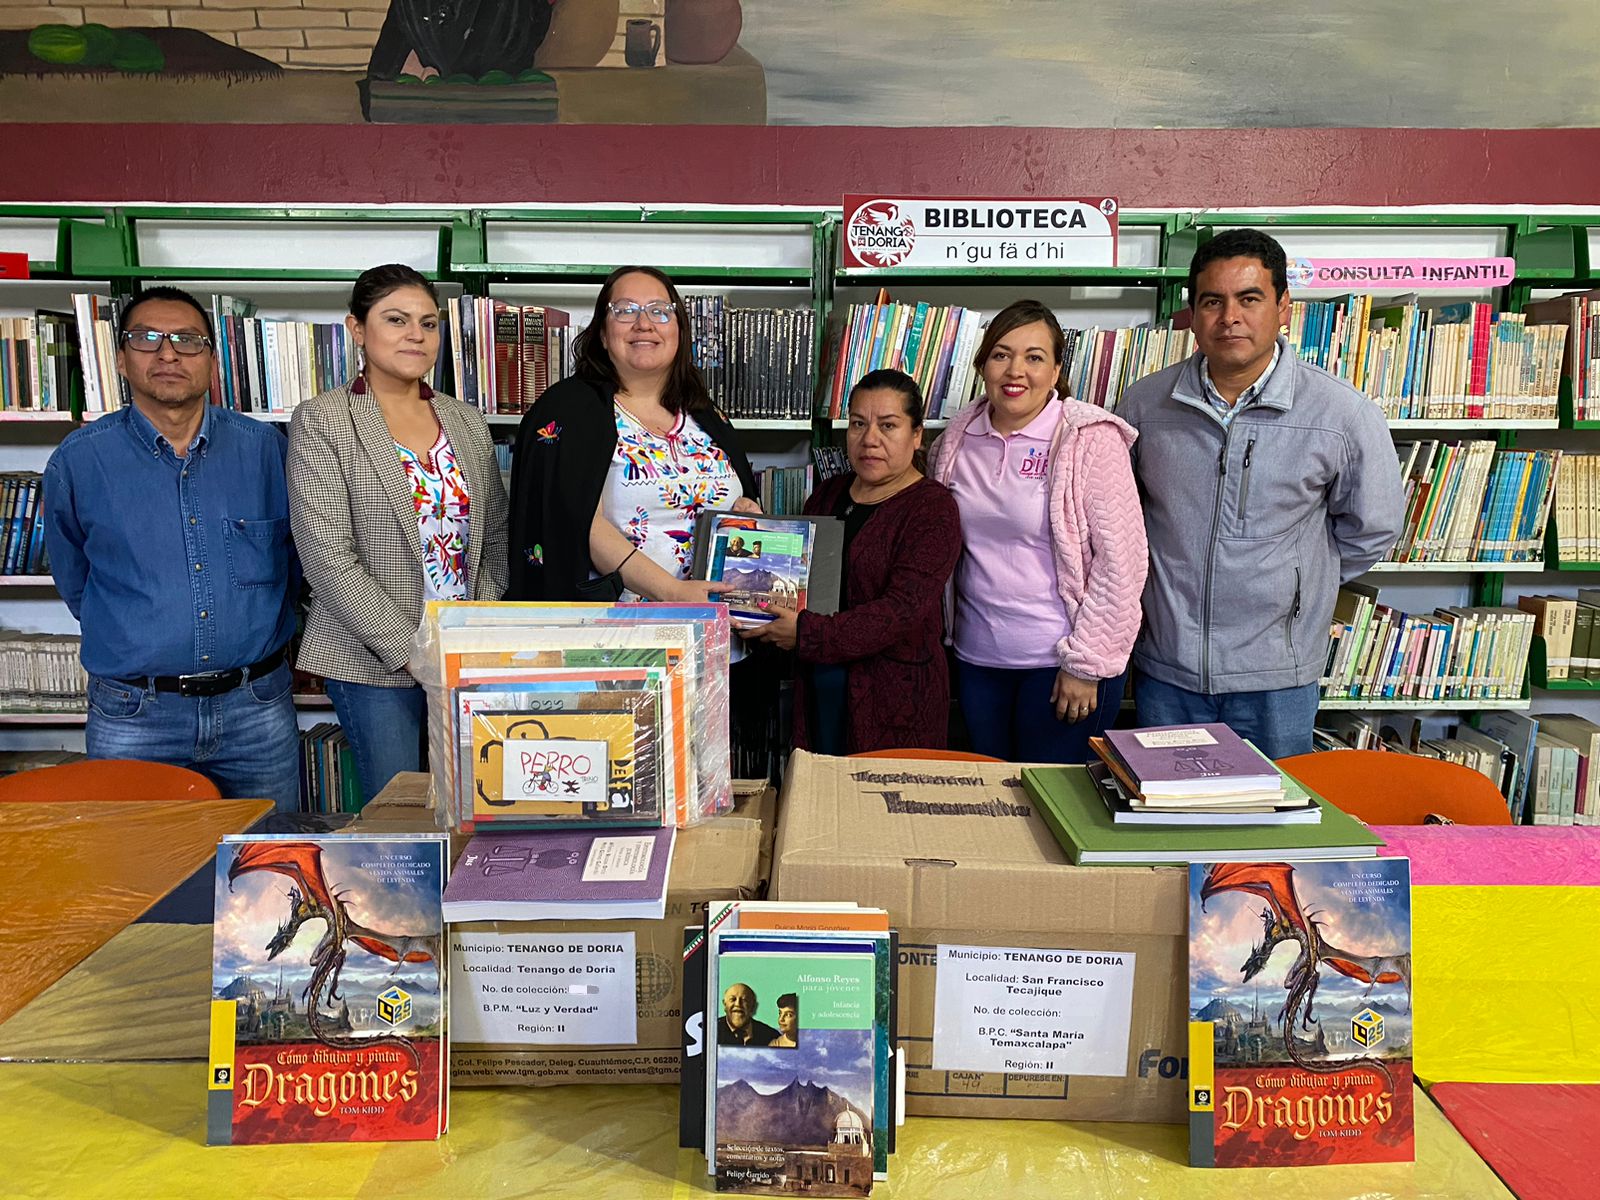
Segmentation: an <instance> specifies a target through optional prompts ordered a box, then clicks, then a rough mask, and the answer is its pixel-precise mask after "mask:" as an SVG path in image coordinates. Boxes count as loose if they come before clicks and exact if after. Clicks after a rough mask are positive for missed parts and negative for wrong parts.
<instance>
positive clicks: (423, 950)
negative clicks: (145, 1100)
mask: <svg viewBox="0 0 1600 1200" xmlns="http://www.w3.org/2000/svg"><path fill="white" fill-rule="evenodd" d="M447 854H448V842H447V839H446V838H445V836H444V835H442V834H441V835H414V836H405V837H398V836H394V835H362V834H339V835H329V836H320V837H299V836H289V837H261V836H257V837H251V836H248V835H244V836H237V837H229V838H225V839H224V840H223V842H222V845H221V846H219V847H218V848H217V880H216V924H215V931H214V934H213V941H212V983H211V1051H210V1064H209V1065H210V1078H209V1080H208V1092H207V1109H206V1140H207V1141H208V1142H209V1143H210V1144H212V1145H230V1144H231V1145H247V1144H260V1143H267V1142H380V1141H408V1140H425V1139H431V1138H436V1137H438V1136H439V1135H440V1134H441V1133H443V1132H444V1130H445V1127H446V1125H447V1124H448V1112H449V1107H448V1103H447V1090H448V1075H447V1072H446V1070H445V1054H446V1043H445V1015H446V1012H447V1009H448V1005H447V999H446V992H445V981H446V978H447V975H446V971H445V964H444V960H443V953H444V950H443V945H444V938H443V933H444V922H443V917H442V915H441V910H440V902H441V896H442V894H443V891H444V880H445V872H446V864H447V862H448V857H447Z"/></svg>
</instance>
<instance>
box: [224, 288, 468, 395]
mask: <svg viewBox="0 0 1600 1200" xmlns="http://www.w3.org/2000/svg"><path fill="white" fill-rule="evenodd" d="M211 322H212V326H213V328H214V329H215V330H216V354H215V355H214V356H213V369H212V382H211V402H212V403H213V404H217V405H220V406H221V407H223V408H228V409H232V410H234V411H235V412H244V413H269V414H287V413H292V412H293V411H294V410H295V408H296V406H297V405H299V403H300V402H301V401H302V400H309V399H310V398H311V397H313V396H315V395H318V394H319V393H321V392H325V391H327V390H329V389H330V388H335V387H338V386H340V385H341V384H344V383H348V382H350V381H351V380H352V379H354V378H355V377H356V371H357V363H358V358H357V350H356V345H355V341H354V339H352V338H351V336H350V331H349V330H348V329H346V328H345V325H344V322H343V321H300V320H295V319H293V318H288V317H262V316H258V315H256V305H255V303H254V302H253V301H250V300H246V299H241V298H239V297H236V296H225V295H213V296H212V297H211ZM442 354H443V351H442V350H441V356H442ZM438 379H439V367H438V363H437V362H436V363H435V364H434V369H433V371H432V373H430V375H428V376H427V377H426V382H428V383H430V384H433V383H436V382H437V381H438Z"/></svg>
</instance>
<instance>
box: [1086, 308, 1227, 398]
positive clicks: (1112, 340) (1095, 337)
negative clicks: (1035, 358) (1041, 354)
mask: <svg viewBox="0 0 1600 1200" xmlns="http://www.w3.org/2000/svg"><path fill="white" fill-rule="evenodd" d="M1062 333H1063V334H1064V335H1065V348H1064V353H1063V355H1062V370H1063V377H1064V378H1065V379H1066V380H1067V383H1068V391H1069V393H1070V394H1071V395H1072V397H1073V399H1075V400H1082V401H1084V402H1085V403H1088V404H1097V405H1099V406H1100V407H1101V408H1110V409H1115V408H1116V407H1117V403H1118V401H1120V400H1121V399H1122V393H1123V392H1124V391H1126V390H1127V388H1128V385H1129V384H1132V383H1134V382H1135V381H1137V380H1139V379H1143V378H1144V377H1145V376H1146V375H1151V374H1154V373H1155V372H1156V371H1160V370H1162V369H1163V368H1165V367H1170V366H1175V365H1176V364H1178V363H1181V362H1182V361H1183V360H1184V359H1186V358H1188V357H1189V356H1190V355H1191V354H1193V353H1194V350H1195V344H1194V334H1193V333H1192V332H1191V331H1190V330H1189V329H1187V328H1177V327H1175V326H1174V324H1173V323H1172V322H1170V321H1165V322H1162V323H1161V324H1159V325H1135V326H1133V327H1131V328H1122V329H1101V328H1099V327H1091V328H1088V329H1065V330H1062Z"/></svg>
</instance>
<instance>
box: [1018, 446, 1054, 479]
mask: <svg viewBox="0 0 1600 1200" xmlns="http://www.w3.org/2000/svg"><path fill="white" fill-rule="evenodd" d="M1049 474H1050V452H1049V451H1048V450H1039V449H1037V448H1035V447H1031V446H1030V447H1029V448H1028V453H1027V455H1026V456H1025V457H1024V458H1023V459H1022V461H1021V462H1019V463H1018V464H1017V475H1018V476H1019V477H1021V478H1023V479H1044V478H1045V477H1047V476H1048V475H1049Z"/></svg>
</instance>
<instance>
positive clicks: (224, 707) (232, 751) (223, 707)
mask: <svg viewBox="0 0 1600 1200" xmlns="http://www.w3.org/2000/svg"><path fill="white" fill-rule="evenodd" d="M290 683H291V679H290V675H289V667H288V665H287V664H285V663H280V664H279V665H278V667H277V669H276V670H273V671H269V672H268V673H267V674H265V675H263V676H262V677H261V678H260V679H251V680H248V681H246V682H245V683H242V684H240V685H239V686H238V687H236V688H234V689H233V690H232V691H231V692H224V693H222V695H220V696H180V695H177V694H176V693H175V692H157V691H152V690H151V689H149V688H144V687H138V686H136V685H134V684H128V683H122V682H120V681H119V680H115V679H103V678H101V677H100V676H98V675H94V676H90V678H89V723H88V727H87V728H86V730H85V732H84V743H85V746H86V747H87V749H88V751H89V757H90V758H137V759H142V760H144V761H145V762H160V763H169V764H171V765H172V766H175V767H187V768H189V769H190V770H191V771H199V772H200V773H201V774H202V775H204V776H205V777H206V778H208V779H210V780H211V782H213V783H215V784H216V785H217V787H218V788H220V789H221V791H222V794H223V795H224V796H227V797H230V798H234V797H237V798H255V797H258V796H259V797H262V798H264V799H268V800H271V801H272V802H273V804H274V805H276V806H277V809H278V811H279V812H297V811H298V810H299V808H300V731H299V729H298V728H297V727H296V725H295V719H294V697H293V696H291V695H290V694H289V687H290Z"/></svg>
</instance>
